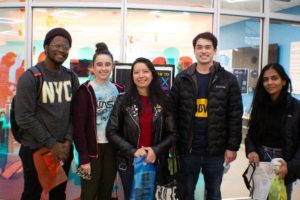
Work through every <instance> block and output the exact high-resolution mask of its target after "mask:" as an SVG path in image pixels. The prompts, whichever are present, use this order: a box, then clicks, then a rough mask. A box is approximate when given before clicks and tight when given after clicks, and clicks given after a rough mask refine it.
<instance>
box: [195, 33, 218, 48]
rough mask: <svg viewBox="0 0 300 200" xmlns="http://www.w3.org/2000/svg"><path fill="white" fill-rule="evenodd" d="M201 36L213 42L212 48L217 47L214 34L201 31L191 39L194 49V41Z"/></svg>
mask: <svg viewBox="0 0 300 200" xmlns="http://www.w3.org/2000/svg"><path fill="white" fill-rule="evenodd" d="M200 38H202V39H206V40H210V41H211V42H212V44H213V47H214V49H217V46H218V39H217V38H216V36H214V34H212V33H211V32H203V33H199V34H198V35H197V36H196V37H195V38H194V39H193V47H194V49H195V47H196V43H197V41H198V40H199V39H200Z"/></svg>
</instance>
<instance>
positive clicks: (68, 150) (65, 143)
mask: <svg viewBox="0 0 300 200" xmlns="http://www.w3.org/2000/svg"><path fill="white" fill-rule="evenodd" d="M64 145H65V146H66V148H67V158H68V157H69V153H70V149H71V146H72V142H71V141H70V140H68V139H65V141H64Z"/></svg>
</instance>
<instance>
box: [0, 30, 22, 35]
mask: <svg viewBox="0 0 300 200" xmlns="http://www.w3.org/2000/svg"><path fill="white" fill-rule="evenodd" d="M0 34H2V35H12V36H19V34H18V32H17V31H1V32H0Z"/></svg>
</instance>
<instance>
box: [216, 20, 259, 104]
mask: <svg viewBox="0 0 300 200" xmlns="http://www.w3.org/2000/svg"><path fill="white" fill-rule="evenodd" d="M220 21H221V27H220V40H219V54H218V60H219V61H220V62H221V64H222V65H223V66H224V67H225V68H227V70H229V71H232V72H233V73H234V74H235V75H237V78H238V80H239V83H240V87H241V90H242V93H243V105H244V107H245V109H246V110H249V108H250V105H251V95H252V91H253V89H254V87H255V85H256V81H257V78H258V76H257V75H258V73H259V72H258V70H259V63H260V61H259V60H260V59H259V57H260V56H259V55H260V37H261V36H260V32H261V30H260V20H259V19H258V18H247V17H235V16H224V15H222V16H221V18H220Z"/></svg>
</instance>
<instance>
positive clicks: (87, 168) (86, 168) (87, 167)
mask: <svg viewBox="0 0 300 200" xmlns="http://www.w3.org/2000/svg"><path fill="white" fill-rule="evenodd" d="M80 167H81V169H83V171H84V172H85V173H87V174H89V175H91V163H86V164H82V165H80Z"/></svg>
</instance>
